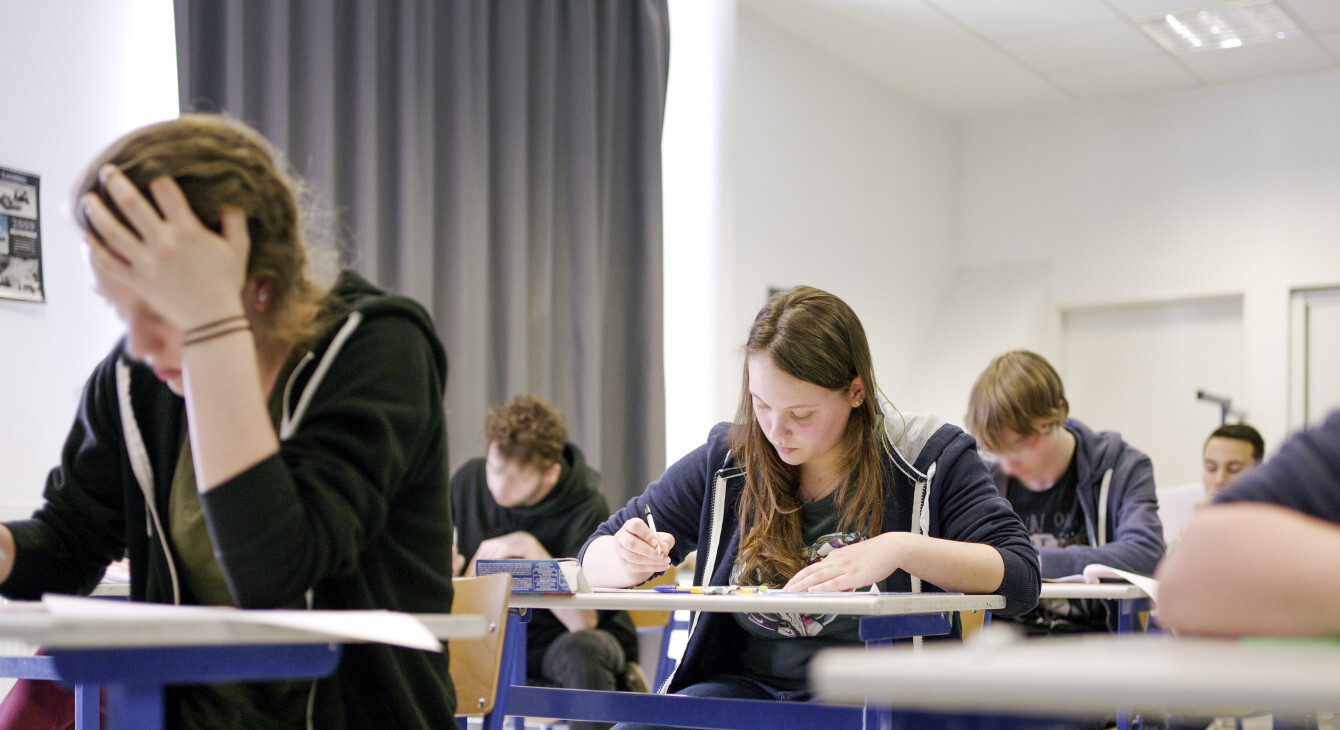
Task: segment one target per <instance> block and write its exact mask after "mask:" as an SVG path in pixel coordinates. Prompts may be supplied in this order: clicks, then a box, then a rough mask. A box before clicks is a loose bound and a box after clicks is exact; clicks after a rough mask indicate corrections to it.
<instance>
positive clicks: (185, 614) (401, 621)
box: [42, 593, 442, 652]
mask: <svg viewBox="0 0 1340 730" xmlns="http://www.w3.org/2000/svg"><path fill="white" fill-rule="evenodd" d="M42 605H44V606H45V607H46V609H47V612H48V613H49V614H50V615H51V617H52V618H53V619H56V620H58V621H98V620H103V621H106V620H118V619H135V620H141V621H159V622H166V621H198V620H200V619H209V620H213V621H220V622H224V623H234V624H252V625H258V626H275V627H279V628H287V629H296V630H299V631H310V632H312V633H317V634H322V635H326V636H335V637H340V638H346V639H357V640H359V641H370V642H375V643H379V644H391V645H394V646H404V647H408V648H410V649H422V650H424V651H438V652H440V651H442V642H440V641H438V640H437V637H436V636H433V633H432V632H431V631H429V630H428V627H427V626H424V625H423V622H421V621H419V620H418V619H416V618H414V617H413V616H410V615H409V614H406V613H397V612H394V611H382V610H374V611H296V610H284V609H257V610H246V611H241V610H238V609H235V608H225V607H215V606H169V605H165V604H161V603H139V602H135V601H107V600H103V599H98V598H79V597H76V596H63V595H57V594H54V593H48V594H46V595H44V596H42Z"/></svg>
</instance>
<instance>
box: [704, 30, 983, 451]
mask: <svg viewBox="0 0 1340 730" xmlns="http://www.w3.org/2000/svg"><path fill="white" fill-rule="evenodd" d="M736 28H737V33H736V43H737V45H736V48H735V79H734V82H733V84H732V87H733V93H732V96H731V104H732V107H731V117H730V118H731V122H730V127H729V136H728V139H729V140H730V144H729V145H728V146H727V151H726V155H727V163H728V164H727V167H728V171H727V172H726V175H727V176H728V188H729V190H728V193H727V196H728V201H729V203H728V204H729V206H730V210H729V211H728V212H727V213H726V219H727V220H728V221H729V222H730V224H731V231H732V233H730V234H729V235H727V236H726V237H725V240H723V243H722V250H721V255H720V257H719V265H720V283H719V287H720V288H719V292H720V295H719V301H720V303H721V309H720V313H719V321H720V323H721V324H720V328H721V331H720V335H719V342H718V352H720V353H721V354H720V358H719V363H718V365H719V367H720V368H721V375H720V382H721V388H720V392H721V398H720V401H719V405H718V412H717V413H716V414H714V418H715V419H718V420H721V419H729V418H731V417H732V416H733V415H734V412H735V407H736V404H737V400H738V398H739V384H740V374H741V368H742V360H741V359H740V354H739V351H740V347H741V345H742V344H743V343H744V339H745V337H746V336H747V335H748V331H749V326H750V324H751V323H752V322H753V318H754V315H755V314H756V313H757V312H758V309H759V308H760V307H761V306H762V305H763V304H764V302H765V301H766V296H767V290H768V287H770V286H777V287H789V286H793V285H795V284H810V285H813V286H817V287H819V288H821V289H825V290H828V291H830V292H832V293H834V294H837V295H838V296H840V297H842V298H843V299H845V300H846V301H847V303H848V304H850V305H851V306H852V308H853V309H854V310H855V311H856V313H857V315H858V316H860V318H861V321H862V323H863V324H864V325H865V328H866V334H867V336H868V338H869V339H870V343H871V348H872V350H873V355H874V360H875V368H876V374H877V376H878V377H879V379H880V385H881V386H882V387H883V389H884V390H885V391H886V392H887V393H888V394H889V395H890V396H891V397H892V398H893V399H894V400H895V402H897V403H899V404H900V405H904V407H908V408H911V409H914V410H922V408H921V407H920V404H917V403H906V404H904V402H903V399H902V398H901V396H900V386H901V385H902V383H903V382H904V381H906V379H907V378H908V375H909V373H911V372H912V371H913V370H914V369H915V368H916V367H918V362H919V360H920V358H921V355H920V354H919V353H918V351H917V347H918V346H919V345H920V344H921V343H923V342H924V341H925V340H926V339H927V337H928V336H929V334H930V328H931V326H932V324H933V322H934V319H935V314H936V313H937V312H938V311H939V310H940V308H941V305H942V301H943V299H944V291H945V289H946V287H947V286H948V285H949V284H950V282H951V281H952V280H953V277H954V271H955V267H956V265H957V258H956V256H955V251H954V229H955V225H956V212H955V207H954V200H955V192H956V181H957V175H956V171H957V157H956V155H957V152H956V149H957V136H956V130H955V126H954V125H953V124H952V123H951V122H949V121H947V120H945V119H943V118H941V117H939V116H936V115H934V114H931V113H929V112H927V111H925V110H923V109H920V108H918V107H916V106H914V105H912V104H911V103H909V102H907V101H905V100H903V99H902V98H900V97H898V96H896V95H895V94H893V93H892V92H890V91H889V90H888V88H887V87H885V86H882V85H881V84H879V83H878V82H876V81H875V80H873V79H871V78H869V77H867V76H863V75H860V74H857V73H854V72H853V71H852V70H851V69H850V67H848V66H846V65H844V64H842V63H839V62H838V61H836V60H834V59H832V58H831V57H830V56H827V55H825V54H823V53H821V52H819V51H815V50H813V49H812V48H811V47H809V46H807V45H805V44H803V43H802V42H800V41H799V40H797V39H796V38H795V37H793V36H791V35H789V34H788V33H786V32H785V31H783V30H781V29H779V28H777V27H776V26H774V25H772V24H771V23H769V22H768V21H767V20H764V19H762V18H759V17H758V16H756V15H754V14H753V13H751V12H749V11H748V10H747V9H745V8H740V10H739V13H738V15H737V18H736ZM705 435H706V431H705V430H704V431H702V433H701V435H700V436H699V439H700V440H701V438H702V436H705Z"/></svg>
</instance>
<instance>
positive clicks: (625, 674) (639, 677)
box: [619, 662, 651, 692]
mask: <svg viewBox="0 0 1340 730" xmlns="http://www.w3.org/2000/svg"><path fill="white" fill-rule="evenodd" d="M619 689H621V690H623V691H625V692H650V691H651V689H650V688H649V687H648V685H647V675H646V674H644V673H643V672H642V667H641V666H640V665H638V663H637V662H628V663H627V664H625V665H623V671H621V672H619Z"/></svg>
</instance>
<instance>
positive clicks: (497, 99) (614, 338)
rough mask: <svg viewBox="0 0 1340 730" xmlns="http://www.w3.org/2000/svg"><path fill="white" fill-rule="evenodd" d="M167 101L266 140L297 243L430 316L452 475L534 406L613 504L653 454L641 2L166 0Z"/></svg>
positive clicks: (654, 32) (658, 438)
mask: <svg viewBox="0 0 1340 730" xmlns="http://www.w3.org/2000/svg"><path fill="white" fill-rule="evenodd" d="M176 9H177V14H178V18H177V28H178V57H179V68H180V74H181V92H182V94H181V98H182V99H183V109H184V110H185V111H221V112H225V113H227V114H230V115H232V116H234V117H237V118H239V119H242V120H244V121H246V122H248V123H250V124H252V125H253V126H255V127H256V128H257V129H259V130H260V131H261V132H262V133H263V134H265V136H266V137H268V138H269V139H270V140H272V141H273V142H274V143H275V145H276V146H277V147H279V148H280V149H281V150H282V151H283V152H284V153H285V154H286V155H287V156H288V158H289V160H290V162H291V163H292V165H293V167H294V169H295V171H296V172H297V173H298V174H299V175H301V176H302V177H303V178H305V179H306V180H307V181H308V182H309V184H310V186H311V188H312V189H313V190H315V191H317V193H318V195H319V196H320V197H321V198H324V199H325V200H326V201H327V202H328V203H329V204H330V208H331V209H332V213H333V215H332V216H327V217H325V218H322V219H321V220H319V221H317V225H316V226H315V228H316V229H317V234H318V235H317V238H319V239H325V240H334V241H340V242H341V243H342V244H343V246H342V249H341V255H342V257H343V260H344V262H345V263H346V264H348V265H352V266H353V268H355V269H357V270H359V271H360V272H361V273H363V274H364V275H365V276H367V277H368V278H369V279H371V280H372V281H375V282H377V283H378V284H380V285H382V286H384V287H387V288H389V289H391V290H394V291H398V292H401V293H404V294H407V295H409V296H411V297H414V298H415V299H417V300H419V301H420V302H422V303H423V304H424V305H425V306H426V307H428V308H429V310H430V311H431V312H432V313H433V315H434V318H435V320H436V323H437V326H438V328H439V332H440V334H441V336H442V339H443V341H444V342H445V343H446V346H447V351H448V355H449V358H450V361H451V373H450V376H449V381H448V388H447V402H446V407H447V419H448V429H449V449H450V454H451V457H452V464H453V467H454V466H456V465H458V464H460V463H462V462H464V461H465V460H466V459H468V458H471V457H473V456H477V455H481V454H482V453H483V450H484V443H483V437H482V435H481V431H482V428H483V419H484V415H485V413H486V411H487V408H488V407H489V406H490V405H492V404H494V403H497V402H500V401H503V400H507V399H509V398H511V397H512V396H513V395H515V394H517V393H522V392H528V393H535V394H537V395H541V396H543V397H545V398H548V399H549V400H551V401H553V402H554V403H555V405H557V406H558V407H559V408H561V409H562V410H563V411H564V412H565V413H566V414H567V417H568V427H569V431H570V433H571V435H570V438H571V439H572V440H573V441H574V442H576V443H577V444H578V445H579V446H581V447H582V448H583V450H584V451H586V453H587V456H588V458H589V459H590V461H591V463H592V464H594V465H596V466H597V467H598V468H599V469H600V470H601V472H602V473H603V475H604V484H605V486H604V488H605V491H606V494H607V495H608V496H609V498H610V500H611V502H612V503H613V504H614V506H617V505H618V504H619V503H621V502H622V501H624V500H625V499H627V498H628V497H629V496H631V495H632V494H635V493H637V492H639V491H641V489H642V487H643V486H645V484H646V482H647V481H648V480H650V479H653V478H655V477H656V476H657V475H659V473H660V471H661V470H662V469H663V467H664V464H665V454H664V440H665V438H664V371H663V364H662V363H663V352H662V304H661V297H662V285H661V255H662V238H661V162H660V159H661V158H660V142H661V127H662V120H663V117H664V106H665V89H666V78H667V74H668V70H669V62H668V57H669V56H668V54H669V29H668V11H667V8H666V3H665V0H603V1H600V0H553V1H551V0H493V1H489V2H485V1H482V0H442V1H439V0H404V1H402V2H397V1H393V0H332V1H330V2H319V3H314V2H305V1H302V0H288V1H281V0H241V1H236V0H176Z"/></svg>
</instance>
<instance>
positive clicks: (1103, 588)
mask: <svg viewBox="0 0 1340 730" xmlns="http://www.w3.org/2000/svg"><path fill="white" fill-rule="evenodd" d="M1048 598H1067V599H1086V598H1088V599H1098V600H1109V601H1117V610H1118V612H1119V613H1118V614H1117V633H1119V634H1125V633H1129V632H1130V631H1131V628H1132V625H1133V618H1134V617H1135V616H1137V615H1139V613H1140V612H1141V611H1148V610H1149V594H1148V593H1145V592H1144V590H1142V589H1141V588H1140V587H1139V586H1136V585H1134V584H1131V583H1047V582H1045V581H1044V582H1043V584H1042V592H1041V593H1039V594H1038V600H1039V601H1043V600H1046V599H1048Z"/></svg>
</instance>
